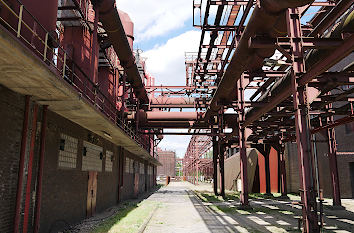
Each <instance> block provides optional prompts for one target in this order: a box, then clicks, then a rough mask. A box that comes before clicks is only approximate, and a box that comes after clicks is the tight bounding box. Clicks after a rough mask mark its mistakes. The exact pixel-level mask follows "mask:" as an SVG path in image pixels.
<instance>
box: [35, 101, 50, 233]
mask: <svg viewBox="0 0 354 233" xmlns="http://www.w3.org/2000/svg"><path fill="white" fill-rule="evenodd" d="M47 112H48V106H47V105H45V106H43V115H42V125H41V147H40V150H39V156H40V157H39V164H38V178H37V191H36V212H35V221H34V232H35V233H37V232H39V227H40V225H39V222H40V221H39V220H40V216H41V201H42V179H43V168H44V152H45V141H46V138H45V136H46V128H47Z"/></svg>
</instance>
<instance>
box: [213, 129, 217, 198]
mask: <svg viewBox="0 0 354 233" xmlns="http://www.w3.org/2000/svg"><path fill="white" fill-rule="evenodd" d="M213 133H214V134H215V133H216V130H213ZM217 156H218V141H217V139H216V136H215V135H214V136H213V172H214V173H213V183H214V186H213V187H214V194H215V196H216V195H218V167H217V165H218V157H217Z"/></svg>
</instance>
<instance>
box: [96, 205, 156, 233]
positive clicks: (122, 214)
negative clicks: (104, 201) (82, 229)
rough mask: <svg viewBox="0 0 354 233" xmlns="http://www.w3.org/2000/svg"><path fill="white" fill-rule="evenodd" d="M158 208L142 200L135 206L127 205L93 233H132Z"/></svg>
mask: <svg viewBox="0 0 354 233" xmlns="http://www.w3.org/2000/svg"><path fill="white" fill-rule="evenodd" d="M156 207H158V203H157V202H153V201H147V200H144V201H142V202H140V203H137V204H127V205H126V206H124V208H122V209H121V210H119V211H118V212H117V213H116V214H115V215H114V216H112V217H111V218H109V219H107V220H105V221H104V222H103V223H101V224H100V225H98V226H97V228H95V229H94V231H93V232H94V233H101V232H119V233H134V232H137V231H138V230H139V228H140V227H141V226H142V225H143V223H144V221H145V219H147V218H148V217H149V216H150V214H151V213H152V211H153V210H154V209H155V208H156Z"/></svg>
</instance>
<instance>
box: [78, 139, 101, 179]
mask: <svg viewBox="0 0 354 233" xmlns="http://www.w3.org/2000/svg"><path fill="white" fill-rule="evenodd" d="M102 160H103V149H102V147H100V146H97V145H94V144H92V143H89V142H86V141H84V148H83V153H82V170H83V171H99V172H101V171H102Z"/></svg>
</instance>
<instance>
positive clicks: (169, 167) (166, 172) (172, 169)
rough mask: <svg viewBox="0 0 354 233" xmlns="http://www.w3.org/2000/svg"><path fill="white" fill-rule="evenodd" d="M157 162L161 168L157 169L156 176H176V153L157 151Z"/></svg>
mask: <svg viewBox="0 0 354 233" xmlns="http://www.w3.org/2000/svg"><path fill="white" fill-rule="evenodd" d="M157 155H158V160H159V162H160V163H161V164H162V166H159V167H157V176H171V177H174V176H176V153H175V152H174V151H169V150H162V149H160V148H158V149H157Z"/></svg>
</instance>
